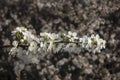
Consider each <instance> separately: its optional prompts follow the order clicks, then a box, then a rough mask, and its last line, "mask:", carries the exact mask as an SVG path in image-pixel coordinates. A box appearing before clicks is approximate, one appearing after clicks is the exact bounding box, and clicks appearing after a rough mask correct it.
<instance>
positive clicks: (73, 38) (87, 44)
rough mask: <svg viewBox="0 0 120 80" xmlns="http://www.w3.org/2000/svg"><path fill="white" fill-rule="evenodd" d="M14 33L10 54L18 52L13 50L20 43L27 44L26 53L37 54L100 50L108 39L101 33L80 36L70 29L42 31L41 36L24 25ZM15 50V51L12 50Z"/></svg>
mask: <svg viewBox="0 0 120 80" xmlns="http://www.w3.org/2000/svg"><path fill="white" fill-rule="evenodd" d="M12 34H13V35H14V36H15V37H16V40H14V41H13V46H14V47H13V48H12V49H11V52H10V54H11V53H12V54H14V53H17V52H16V51H13V50H15V49H18V47H21V46H19V45H23V46H27V48H25V49H24V50H26V54H27V55H28V54H31V53H34V54H37V53H38V52H39V53H41V52H51V51H53V52H54V53H55V52H59V51H67V52H70V53H71V52H72V53H80V51H81V50H88V51H89V52H94V53H95V52H100V51H101V49H103V48H105V43H106V41H105V40H103V39H101V38H100V37H99V35H91V36H90V37H88V36H83V37H82V38H79V37H78V36H77V33H76V32H71V31H69V32H68V34H65V33H59V34H55V33H46V32H43V33H40V35H39V36H36V35H34V34H32V32H30V31H28V30H27V29H26V28H24V27H17V28H16V29H15V30H14V31H13V32H12ZM12 51H13V52H12Z"/></svg>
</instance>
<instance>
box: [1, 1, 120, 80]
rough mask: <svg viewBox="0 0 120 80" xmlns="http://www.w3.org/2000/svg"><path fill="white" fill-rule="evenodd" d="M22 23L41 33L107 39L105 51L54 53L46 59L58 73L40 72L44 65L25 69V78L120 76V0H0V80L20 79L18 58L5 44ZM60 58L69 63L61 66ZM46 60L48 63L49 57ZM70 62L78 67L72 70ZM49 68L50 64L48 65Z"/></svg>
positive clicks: (110, 79)
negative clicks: (10, 53)
mask: <svg viewBox="0 0 120 80" xmlns="http://www.w3.org/2000/svg"><path fill="white" fill-rule="evenodd" d="M18 26H24V27H26V28H29V29H32V30H33V31H36V34H38V35H39V33H40V32H54V33H58V32H67V31H75V32H77V33H78V35H79V36H83V35H90V34H99V35H100V37H102V38H103V39H105V40H106V41H107V44H106V49H105V50H103V51H102V52H101V53H96V54H93V53H88V52H81V53H80V54H77V55H76V54H73V55H70V54H68V53H66V54H64V53H58V54H57V55H56V54H55V55H54V54H53V55H52V57H50V59H47V58H45V59H46V60H48V61H49V62H50V64H51V65H52V66H54V67H53V69H54V68H55V69H58V72H57V73H54V75H53V74H51V73H49V71H46V73H45V74H41V75H39V72H40V71H42V69H44V67H41V69H40V71H38V70H33V71H32V72H27V71H22V72H21V80H120V48H119V47H120V0H0V80H16V75H15V73H14V71H13V67H14V66H13V62H14V60H10V59H9V55H8V52H9V50H10V48H5V47H2V46H4V45H10V44H11V42H12V40H13V39H12V36H11V31H12V30H13V29H14V28H15V27H18ZM58 55H59V56H58ZM55 57H56V58H57V60H56V61H55V60H54V58H55ZM64 59H66V60H67V63H65V62H64ZM59 61H61V62H63V63H65V64H63V65H60V67H58V66H57V64H59ZM43 63H45V64H48V63H47V62H46V61H45V60H44V62H43ZM43 63H42V62H41V65H42V64H43ZM66 64H67V65H66ZM84 64H88V66H91V65H92V67H88V68H87V67H86V66H84ZM41 65H40V66H41ZM68 65H69V66H70V67H73V68H74V69H73V70H72V69H71V70H69V69H68V68H69V66H68ZM81 65H82V67H80V66H81ZM33 66H34V65H32V67H33ZM32 67H31V68H32ZM48 68H49V65H48V66H46V67H45V69H48ZM89 68H90V69H89ZM89 70H90V73H89ZM53 72H54V71H53ZM30 73H31V74H32V73H35V74H32V75H33V76H31V75H30ZM22 74H25V75H22ZM48 75H50V76H51V77H48ZM34 76H35V77H36V78H35V77H34ZM26 77H27V78H26Z"/></svg>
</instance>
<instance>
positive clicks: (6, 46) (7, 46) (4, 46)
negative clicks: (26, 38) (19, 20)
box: [0, 41, 79, 48]
mask: <svg viewBox="0 0 120 80" xmlns="http://www.w3.org/2000/svg"><path fill="white" fill-rule="evenodd" d="M54 43H75V44H78V43H79V42H64V41H60V42H54ZM18 46H20V47H28V46H27V45H20V44H19V45H18ZM9 47H14V46H13V45H3V46H1V45H0V48H9Z"/></svg>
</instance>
